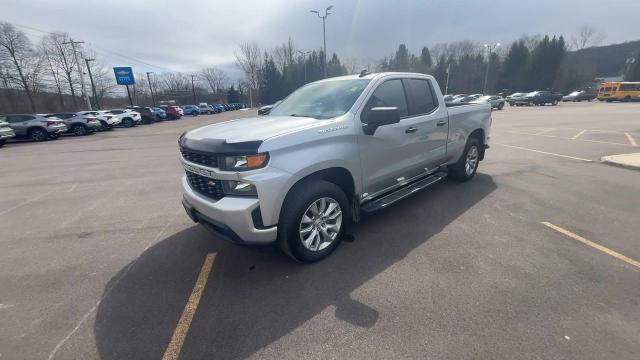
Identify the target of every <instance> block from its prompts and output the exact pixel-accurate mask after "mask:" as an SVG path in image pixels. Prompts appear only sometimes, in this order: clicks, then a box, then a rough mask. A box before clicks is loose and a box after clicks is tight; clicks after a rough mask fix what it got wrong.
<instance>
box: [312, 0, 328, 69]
mask: <svg viewBox="0 0 640 360" xmlns="http://www.w3.org/2000/svg"><path fill="white" fill-rule="evenodd" d="M331 9H333V5H331V6H328V7H327V8H326V9H324V15H320V12H319V11H318V10H310V11H311V12H312V13H314V14H316V15H318V17H319V18H320V19H322V43H323V50H322V67H323V69H324V77H325V78H326V77H327V31H326V25H325V23H326V21H327V16H329V15H331V13H330V12H329V10H331Z"/></svg>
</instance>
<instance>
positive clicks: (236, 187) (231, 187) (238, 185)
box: [222, 180, 258, 196]
mask: <svg viewBox="0 0 640 360" xmlns="http://www.w3.org/2000/svg"><path fill="white" fill-rule="evenodd" d="M222 190H223V191H224V193H225V194H227V195H244V196H258V191H257V190H256V187H255V186H254V185H252V184H249V183H246V182H242V181H235V180H230V181H227V180H223V181H222Z"/></svg>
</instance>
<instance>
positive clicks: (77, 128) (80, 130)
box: [71, 125, 88, 136]
mask: <svg viewBox="0 0 640 360" xmlns="http://www.w3.org/2000/svg"><path fill="white" fill-rule="evenodd" d="M71 132H73V134H74V135H76V136H84V135H87V132H88V131H87V128H86V127H84V126H83V125H74V126H73V127H72V128H71Z"/></svg>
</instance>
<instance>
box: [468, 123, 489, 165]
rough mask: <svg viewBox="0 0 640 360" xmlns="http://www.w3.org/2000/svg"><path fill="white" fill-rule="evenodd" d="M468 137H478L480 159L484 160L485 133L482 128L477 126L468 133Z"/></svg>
mask: <svg viewBox="0 0 640 360" xmlns="http://www.w3.org/2000/svg"><path fill="white" fill-rule="evenodd" d="M468 138H469V139H470V138H476V139H478V141H479V142H480V160H484V151H485V146H484V144H485V134H484V129H482V128H478V129H475V130H473V131H472V132H471V134H469V137H468Z"/></svg>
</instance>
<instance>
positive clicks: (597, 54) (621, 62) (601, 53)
mask: <svg viewBox="0 0 640 360" xmlns="http://www.w3.org/2000/svg"><path fill="white" fill-rule="evenodd" d="M639 51H640V40H636V41H629V42H625V43H622V44H613V45H606V46H595V47H590V48H586V49H582V50H578V51H570V52H568V53H567V60H568V62H569V63H572V62H573V61H575V62H578V63H583V64H585V63H588V64H589V65H591V66H590V67H592V69H593V70H594V72H595V75H596V76H598V77H606V76H619V75H622V74H623V73H624V69H625V61H626V60H627V59H628V58H630V57H632V56H633V55H635V54H637V53H638V52H639Z"/></svg>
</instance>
